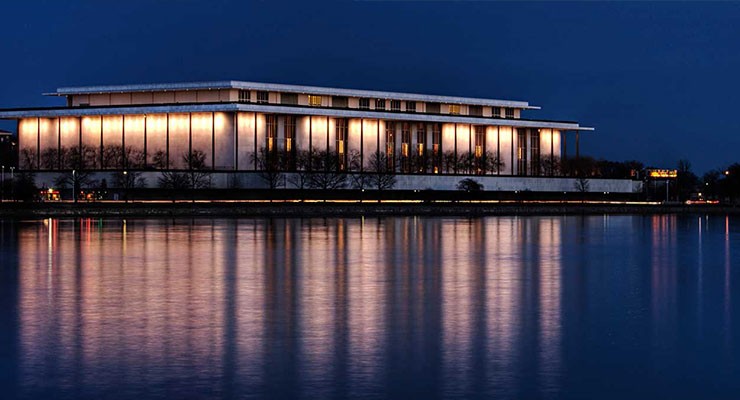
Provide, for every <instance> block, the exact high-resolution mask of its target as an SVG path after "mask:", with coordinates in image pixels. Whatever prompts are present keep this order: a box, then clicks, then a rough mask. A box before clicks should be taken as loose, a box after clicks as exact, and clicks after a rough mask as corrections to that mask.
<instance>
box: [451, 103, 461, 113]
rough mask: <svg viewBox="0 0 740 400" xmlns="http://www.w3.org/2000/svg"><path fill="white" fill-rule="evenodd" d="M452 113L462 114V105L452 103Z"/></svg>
mask: <svg viewBox="0 0 740 400" xmlns="http://www.w3.org/2000/svg"><path fill="white" fill-rule="evenodd" d="M450 114H454V115H458V114H460V105H459V104H450Z"/></svg>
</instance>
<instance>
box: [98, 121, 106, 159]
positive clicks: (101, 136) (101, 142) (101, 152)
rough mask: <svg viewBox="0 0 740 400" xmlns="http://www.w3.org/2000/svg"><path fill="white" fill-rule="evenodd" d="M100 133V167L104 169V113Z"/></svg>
mask: <svg viewBox="0 0 740 400" xmlns="http://www.w3.org/2000/svg"><path fill="white" fill-rule="evenodd" d="M99 134H100V138H99V139H100V140H99V141H98V143H99V144H98V153H99V155H98V162H99V163H100V168H101V169H102V168H103V165H105V164H103V162H104V160H103V116H102V115H101V116H100V129H99Z"/></svg>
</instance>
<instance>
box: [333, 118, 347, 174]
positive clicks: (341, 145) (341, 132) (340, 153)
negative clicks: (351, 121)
mask: <svg viewBox="0 0 740 400" xmlns="http://www.w3.org/2000/svg"><path fill="white" fill-rule="evenodd" d="M336 136H337V157H338V161H339V163H338V164H339V165H338V167H339V170H340V171H344V170H346V169H347V149H346V144H347V120H346V119H344V118H338V119H337V120H336Z"/></svg>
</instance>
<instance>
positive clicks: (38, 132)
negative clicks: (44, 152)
mask: <svg viewBox="0 0 740 400" xmlns="http://www.w3.org/2000/svg"><path fill="white" fill-rule="evenodd" d="M36 169H41V118H38V117H37V118H36Z"/></svg>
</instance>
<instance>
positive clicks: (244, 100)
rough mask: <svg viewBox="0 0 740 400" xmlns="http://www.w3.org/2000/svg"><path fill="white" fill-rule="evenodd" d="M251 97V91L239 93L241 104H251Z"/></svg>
mask: <svg viewBox="0 0 740 400" xmlns="http://www.w3.org/2000/svg"><path fill="white" fill-rule="evenodd" d="M251 97H252V93H251V92H250V91H249V90H240V91H239V102H240V103H249V101H250V99H251Z"/></svg>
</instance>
